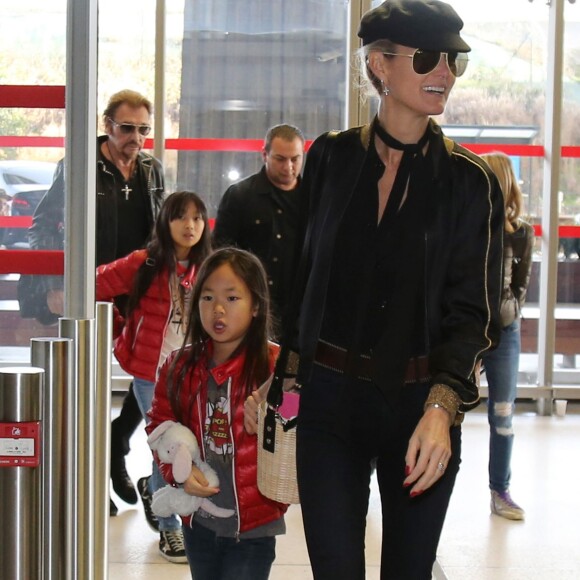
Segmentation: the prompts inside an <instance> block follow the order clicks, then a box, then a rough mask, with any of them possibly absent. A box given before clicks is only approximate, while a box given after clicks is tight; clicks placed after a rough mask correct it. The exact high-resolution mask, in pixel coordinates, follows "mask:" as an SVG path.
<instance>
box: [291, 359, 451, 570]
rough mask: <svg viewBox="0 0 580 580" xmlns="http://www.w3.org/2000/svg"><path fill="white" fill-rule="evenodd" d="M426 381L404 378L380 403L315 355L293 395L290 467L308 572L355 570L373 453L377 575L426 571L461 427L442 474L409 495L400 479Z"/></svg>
mask: <svg viewBox="0 0 580 580" xmlns="http://www.w3.org/2000/svg"><path fill="white" fill-rule="evenodd" d="M428 391H429V386H428V385H426V384H409V385H405V386H404V387H403V391H402V394H401V397H400V400H399V402H398V403H397V404H395V403H393V404H392V405H389V404H388V403H387V401H386V400H385V398H384V396H383V394H382V393H381V392H380V391H379V389H378V387H376V386H375V385H374V384H373V383H371V382H365V381H360V380H354V379H346V378H345V377H344V376H343V375H339V374H337V373H334V372H333V371H330V370H326V369H323V368H321V367H319V366H316V365H314V368H313V372H312V376H311V378H309V380H308V382H307V383H306V384H305V385H304V388H303V389H302V392H301V395H300V414H299V416H298V430H297V448H296V452H297V457H296V459H297V469H298V485H299V489H300V502H301V507H302V516H303V522H304V531H305V535H306V543H307V547H308V554H309V557H310V563H311V564H312V571H313V574H314V578H316V579H317V580H318V579H321V580H322V579H324V580H327V579H331V578H332V580H362V579H363V578H364V577H365V528H366V516H367V511H368V505H369V495H370V477H371V471H372V463H374V461H373V460H374V459H375V458H376V459H377V461H376V471H377V479H378V483H379V490H380V495H381V504H382V518H383V527H382V529H383V542H382V553H381V580H386V579H392V580H395V579H396V580H430V579H431V572H432V568H433V563H434V561H435V556H436V551H437V545H438V542H439V537H440V534H441V529H442V527H443V522H444V520H445V514H446V512H447V507H448V504H449V499H450V497H451V492H452V490H453V486H454V483H455V478H456V476H457V473H458V471H459V463H460V455H461V428H460V427H453V428H452V429H451V432H450V433H451V446H452V452H453V454H452V456H451V459H450V461H449V464H448V465H447V468H446V469H445V474H444V476H443V477H442V478H441V479H440V480H439V481H438V482H437V483H436V484H435V485H433V487H431V488H430V489H428V490H426V491H425V492H424V493H422V494H421V495H419V496H417V497H415V498H411V497H410V496H409V490H408V489H405V488H403V480H404V479H405V454H406V452H407V447H408V444H409V439H410V438H411V435H412V433H413V431H414V429H415V427H416V425H417V423H418V421H419V419H420V418H421V416H422V415H423V404H424V403H425V400H426V398H427V394H428Z"/></svg>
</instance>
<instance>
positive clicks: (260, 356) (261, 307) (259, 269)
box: [167, 248, 271, 420]
mask: <svg viewBox="0 0 580 580" xmlns="http://www.w3.org/2000/svg"><path fill="white" fill-rule="evenodd" d="M224 264H229V266H230V267H231V269H232V270H233V271H234V274H236V276H238V277H239V278H240V279H241V280H242V281H243V282H244V283H245V284H246V286H247V287H248V290H249V292H250V294H251V296H252V306H253V307H254V308H256V309H257V313H256V316H254V317H253V318H252V322H251V324H250V328H249V329H248V332H247V333H246V335H245V337H244V339H243V341H242V343H241V344H240V347H239V348H245V349H246V355H245V361H244V367H243V369H242V383H243V385H244V388H243V390H242V392H240V393H235V394H234V396H235V398H236V402H237V401H238V400H239V398H240V397H243V398H244V399H245V397H246V396H248V395H249V394H250V393H251V392H252V390H253V389H254V388H255V387H256V386H257V385H260V384H261V383H263V382H264V381H265V380H266V379H267V378H268V376H269V374H270V365H269V356H268V338H269V337H270V336H271V317H270V295H269V291H268V281H267V277H266V272H265V271H264V268H263V266H262V264H261V262H260V260H259V259H258V258H256V256H254V255H253V254H251V253H250V252H246V251H245V250H240V249H239V248H222V249H220V250H217V251H215V252H214V253H213V254H211V255H210V256H209V257H208V258H207V259H206V260H205V261H204V263H203V264H202V266H201V268H200V270H199V273H198V275H197V278H196V280H195V287H194V290H193V297H192V304H191V311H190V315H189V322H188V326H187V336H186V338H185V341H184V343H183V346H182V347H181V349H180V351H179V353H178V355H177V356H176V357H175V359H174V361H173V364H172V368H171V369H170V370H169V372H168V373H167V376H168V379H167V391H168V398H169V400H170V402H171V407H172V409H173V412H174V413H175V416H176V417H177V418H178V419H180V420H181V419H183V418H184V417H186V416H187V414H184V411H185V410H184V409H182V408H181V387H182V385H183V381H184V379H185V375H186V374H187V372H188V370H189V369H191V368H193V367H195V365H196V364H197V363H198V362H199V360H200V359H201V357H202V356H203V354H204V353H205V350H206V347H207V343H208V339H209V335H208V334H207V332H206V331H205V330H204V328H203V326H202V324H201V316H200V311H199V299H200V296H201V292H202V289H203V287H204V285H205V283H206V281H207V279H208V278H209V277H210V276H211V275H212V274H213V272H215V271H216V270H217V269H218V268H219V267H220V266H223V265H224ZM180 360H181V361H182V363H183V364H182V366H181V370H180V372H179V373H178V374H177V376H176V373H175V372H174V369H175V367H176V365H177V364H178V361H180ZM195 395H196V393H192V397H191V399H190V405H191V404H193V399H194V398H195ZM188 412H189V411H188Z"/></svg>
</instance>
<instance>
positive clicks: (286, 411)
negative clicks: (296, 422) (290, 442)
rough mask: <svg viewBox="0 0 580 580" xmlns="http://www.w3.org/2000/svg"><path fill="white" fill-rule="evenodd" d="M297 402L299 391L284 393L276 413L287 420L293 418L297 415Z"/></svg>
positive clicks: (298, 401) (298, 400) (298, 402)
mask: <svg viewBox="0 0 580 580" xmlns="http://www.w3.org/2000/svg"><path fill="white" fill-rule="evenodd" d="M299 404H300V394H299V393H284V399H283V401H282V404H281V405H280V407H278V413H279V414H280V415H281V416H282V417H284V419H286V420H287V421H288V420H290V419H293V418H294V417H296V416H297V415H298V406H299Z"/></svg>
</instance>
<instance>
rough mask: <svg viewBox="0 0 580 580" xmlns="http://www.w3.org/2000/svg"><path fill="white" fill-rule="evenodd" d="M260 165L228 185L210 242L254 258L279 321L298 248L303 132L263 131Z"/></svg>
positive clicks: (282, 127)
mask: <svg viewBox="0 0 580 580" xmlns="http://www.w3.org/2000/svg"><path fill="white" fill-rule="evenodd" d="M262 157H263V159H264V166H263V167H262V169H261V170H260V171H259V172H258V173H256V174H254V175H251V176H250V177H247V178H246V179H244V180H243V181H240V182H239V183H236V184H234V185H232V186H231V187H229V188H228V190H227V191H226V192H225V193H224V195H223V197H222V199H221V201H220V205H219V208H218V213H217V218H216V222H215V228H214V231H213V243H214V246H216V247H222V246H228V245H233V246H238V247H239V248H242V249H244V250H248V251H250V252H252V253H253V254H255V255H256V256H258V257H259V258H260V260H261V261H262V264H263V265H264V268H265V269H266V273H267V274H268V284H269V287H270V297H271V301H272V309H273V313H274V316H275V318H276V319H278V320H280V319H282V317H283V315H284V310H285V308H286V307H287V305H288V299H289V296H290V290H291V286H292V283H293V280H294V270H295V267H296V263H295V261H296V258H297V257H298V256H297V255H298V250H299V246H300V239H299V237H300V236H299V203H300V179H301V178H300V170H301V169H302V163H303V161H304V135H303V134H302V131H300V129H298V128H297V127H294V126H292V125H286V124H283V125H276V126H274V127H271V128H270V129H269V130H268V132H267V133H266V138H265V140H264V147H263V149H262Z"/></svg>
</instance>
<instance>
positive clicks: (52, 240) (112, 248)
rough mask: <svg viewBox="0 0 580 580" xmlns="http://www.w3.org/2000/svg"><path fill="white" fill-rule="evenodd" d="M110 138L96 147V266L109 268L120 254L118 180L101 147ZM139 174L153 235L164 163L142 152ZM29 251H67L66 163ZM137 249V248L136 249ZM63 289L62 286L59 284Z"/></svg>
mask: <svg viewBox="0 0 580 580" xmlns="http://www.w3.org/2000/svg"><path fill="white" fill-rule="evenodd" d="M106 139H107V136H106V135H103V136H101V137H99V139H98V144H97V201H96V204H97V214H96V216H97V220H96V221H97V223H96V232H97V234H96V238H97V240H96V241H97V243H96V265H97V266H99V265H100V264H107V263H109V262H112V261H113V260H115V259H116V258H118V257H119V256H117V255H116V250H117V232H118V229H119V224H118V223H117V204H116V202H115V198H114V195H115V176H114V175H113V174H112V173H111V172H110V171H108V169H107V167H106V165H105V163H104V161H103V159H102V156H101V153H100V147H101V144H102V143H103V142H104V141H106ZM137 171H139V172H140V174H141V175H140V179H141V182H142V183H146V184H147V190H146V191H143V192H141V193H142V195H146V196H147V197H148V200H149V203H148V206H147V207H149V209H150V211H149V212H148V216H147V221H148V226H149V228H148V229H149V230H150V231H152V229H153V224H154V223H155V219H156V218H157V215H158V214H159V210H160V209H161V205H162V203H163V199H164V194H165V183H164V178H163V168H162V166H161V163H160V162H159V161H158V160H157V159H155V158H154V157H152V156H151V155H148V154H147V153H144V152H143V151H141V152H140V153H139V156H138V158H137ZM28 239H29V242H30V247H31V248H33V249H37V250H62V249H63V247H64V163H63V160H62V159H61V161H59V163H58V165H57V168H56V172H55V177H54V181H53V184H52V186H51V187H50V189H49V190H48V191H47V192H46V194H45V196H44V197H43V198H42V200H41V201H40V203H39V204H38V207H37V208H36V211H35V212H34V217H33V218H32V226H31V227H30V229H29V230H28ZM135 249H137V248H135ZM54 287H58V286H54ZM60 287H61V288H62V282H61V283H60Z"/></svg>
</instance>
